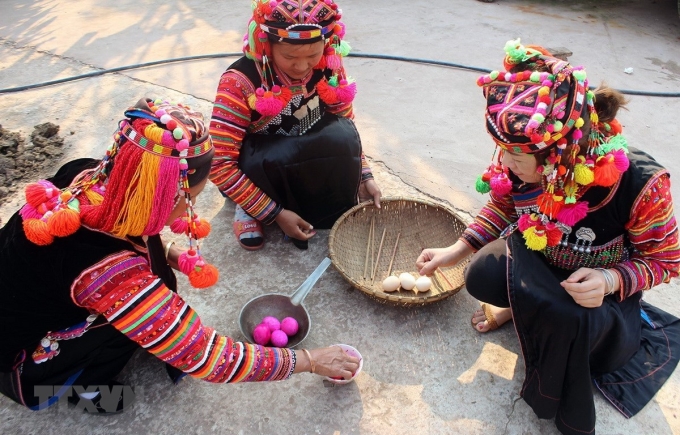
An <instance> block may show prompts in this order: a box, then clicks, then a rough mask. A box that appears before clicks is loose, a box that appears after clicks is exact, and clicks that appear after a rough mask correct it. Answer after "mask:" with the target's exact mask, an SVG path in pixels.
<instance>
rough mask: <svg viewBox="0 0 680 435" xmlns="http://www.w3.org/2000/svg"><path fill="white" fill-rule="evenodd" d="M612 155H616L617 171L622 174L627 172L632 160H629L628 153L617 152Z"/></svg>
mask: <svg viewBox="0 0 680 435" xmlns="http://www.w3.org/2000/svg"><path fill="white" fill-rule="evenodd" d="M612 154H613V155H614V165H615V166H616V169H618V170H619V171H620V172H626V171H627V170H628V166H630V160H628V156H627V155H626V152H625V151H623V150H616V151H614V152H612Z"/></svg>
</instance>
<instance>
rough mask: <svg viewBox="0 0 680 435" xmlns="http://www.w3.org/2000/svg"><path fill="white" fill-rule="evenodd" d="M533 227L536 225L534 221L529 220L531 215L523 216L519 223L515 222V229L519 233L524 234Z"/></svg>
mask: <svg viewBox="0 0 680 435" xmlns="http://www.w3.org/2000/svg"><path fill="white" fill-rule="evenodd" d="M534 225H536V221H534V220H532V219H531V214H529V213H526V214H523V215H522V216H521V217H520V218H519V221H517V227H518V228H519V230H520V231H521V232H525V231H526V230H528V229H529V228H531V227H532V226H534Z"/></svg>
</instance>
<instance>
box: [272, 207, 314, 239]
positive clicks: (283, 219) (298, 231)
mask: <svg viewBox="0 0 680 435" xmlns="http://www.w3.org/2000/svg"><path fill="white" fill-rule="evenodd" d="M275 220H276V223H277V224H279V227H281V229H282V230H283V232H284V233H286V235H287V236H288V237H292V238H294V239H298V240H309V239H311V238H312V236H314V235H315V234H316V231H314V227H312V226H311V225H310V224H309V222H307V221H305V220H304V219H302V218H301V217H300V216H298V215H297V213H295V212H293V211H290V210H283V211H282V212H281V213H279V214H278V216H276V218H275Z"/></svg>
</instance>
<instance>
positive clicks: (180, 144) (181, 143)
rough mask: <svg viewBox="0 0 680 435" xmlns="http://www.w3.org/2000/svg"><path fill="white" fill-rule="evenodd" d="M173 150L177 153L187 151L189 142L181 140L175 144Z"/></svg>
mask: <svg viewBox="0 0 680 435" xmlns="http://www.w3.org/2000/svg"><path fill="white" fill-rule="evenodd" d="M175 148H177V151H184V150H187V149H189V141H188V140H186V139H182V140H180V141H179V142H177V146H176V147H175Z"/></svg>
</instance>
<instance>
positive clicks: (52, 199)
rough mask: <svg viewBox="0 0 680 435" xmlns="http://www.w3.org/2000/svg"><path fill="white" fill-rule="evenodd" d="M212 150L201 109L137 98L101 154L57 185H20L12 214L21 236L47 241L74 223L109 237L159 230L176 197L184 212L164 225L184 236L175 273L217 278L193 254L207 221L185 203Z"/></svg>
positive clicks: (197, 283) (200, 283)
mask: <svg viewBox="0 0 680 435" xmlns="http://www.w3.org/2000/svg"><path fill="white" fill-rule="evenodd" d="M213 154H214V149H213V145H212V140H211V139H210V135H209V134H208V131H207V129H206V128H205V125H204V122H203V116H202V115H201V114H200V113H198V112H194V111H192V110H191V109H190V108H189V107H187V106H184V105H181V104H173V103H170V102H168V101H164V100H155V101H154V100H151V99H142V100H140V101H139V102H138V103H137V104H136V105H135V106H134V107H131V108H129V109H128V110H126V111H125V119H123V120H121V121H120V122H119V125H118V129H117V130H116V132H115V134H114V141H113V143H112V144H111V146H110V147H109V149H108V150H107V151H106V155H105V156H104V158H103V159H102V160H101V161H100V163H99V164H98V165H97V166H96V167H95V168H94V169H92V170H88V171H85V172H83V173H81V174H80V175H79V176H78V177H76V179H74V180H73V182H72V183H71V185H70V186H69V187H67V188H65V189H61V190H60V189H58V188H56V187H55V186H54V185H53V184H52V183H50V182H49V181H46V180H41V181H38V182H37V183H32V184H29V185H28V186H27V187H26V205H24V207H22V209H21V211H20V214H21V216H22V218H23V228H24V232H25V234H26V237H27V238H28V239H29V240H30V241H31V242H33V243H35V244H37V245H48V244H51V243H52V242H53V241H54V238H55V237H66V236H69V235H71V234H73V233H75V232H76V231H78V229H79V228H80V227H81V224H84V225H86V226H87V227H89V228H93V229H96V230H99V231H103V232H106V233H109V234H112V235H114V236H117V237H127V236H151V235H156V234H159V233H160V232H161V230H162V229H163V227H164V226H165V224H166V222H167V219H168V216H170V213H171V212H172V210H173V209H174V208H175V206H176V205H177V203H178V202H179V201H180V200H181V199H182V198H184V200H185V202H186V212H185V214H184V216H183V217H182V218H179V219H177V221H176V222H173V224H172V226H171V229H172V230H173V231H174V232H176V233H182V234H186V235H187V236H188V237H189V249H188V251H186V252H185V253H183V254H182V255H181V256H180V259H179V264H180V269H181V270H182V272H183V273H185V274H187V275H188V276H189V280H190V282H191V284H192V285H193V286H194V287H197V288H205V287H209V286H211V285H213V284H215V283H216V282H217V277H218V273H217V269H215V267H214V266H212V265H209V264H207V263H206V262H205V261H204V259H203V257H202V256H201V252H200V248H199V244H198V239H200V238H202V237H205V236H207V235H208V233H209V232H210V224H209V223H208V222H207V221H205V220H203V219H199V218H198V216H197V215H196V213H195V211H194V209H193V203H192V200H191V194H190V191H189V188H190V186H193V185H195V184H197V183H199V182H200V181H202V180H203V179H205V178H206V177H207V176H208V173H209V171H210V163H211V160H212V156H213Z"/></svg>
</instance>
